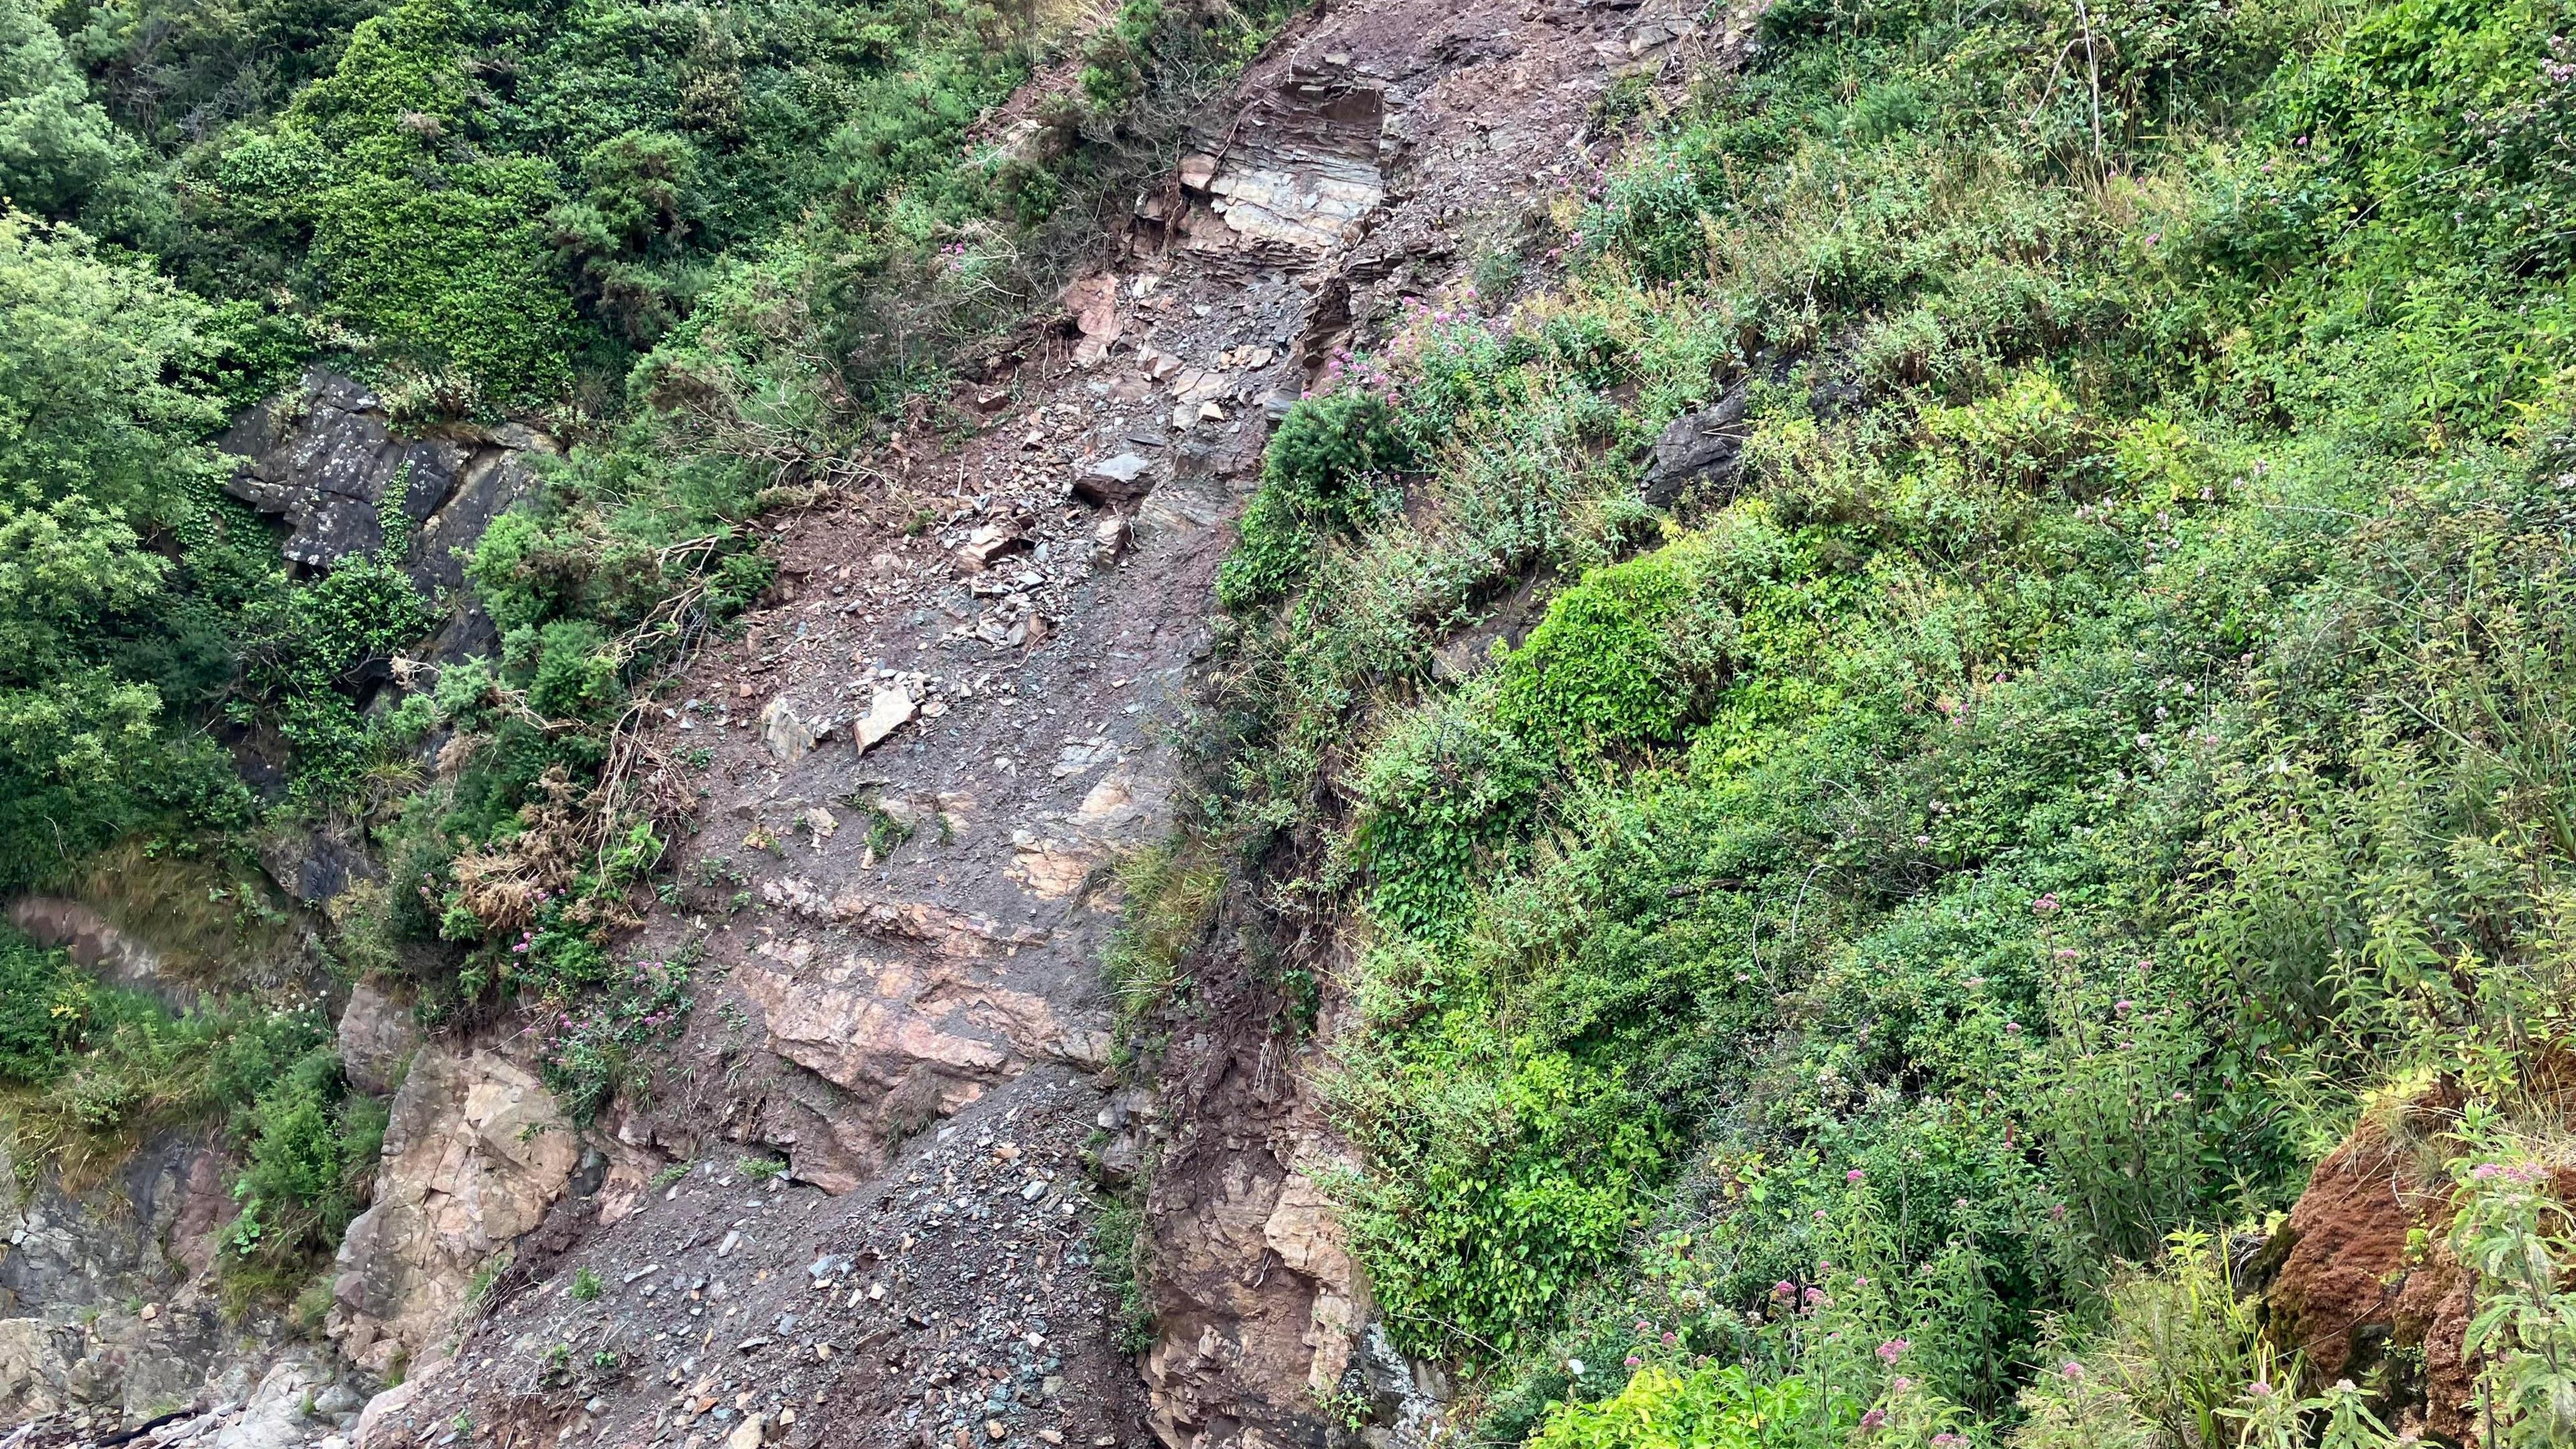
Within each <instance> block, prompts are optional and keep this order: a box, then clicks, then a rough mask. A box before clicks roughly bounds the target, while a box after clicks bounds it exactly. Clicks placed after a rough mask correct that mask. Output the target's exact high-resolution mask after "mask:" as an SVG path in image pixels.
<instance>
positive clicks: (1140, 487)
mask: <svg viewBox="0 0 2576 1449" xmlns="http://www.w3.org/2000/svg"><path fill="white" fill-rule="evenodd" d="M1151 468H1152V465H1151V464H1149V463H1147V462H1146V461H1145V458H1144V455H1143V454H1141V453H1121V454H1119V455H1118V456H1117V457H1114V458H1105V459H1103V460H1101V461H1100V462H1097V463H1094V464H1092V465H1091V466H1090V467H1089V468H1086V469H1084V470H1083V472H1082V474H1081V476H1079V477H1077V478H1075V479H1074V480H1073V496H1074V497H1076V498H1078V499H1081V500H1082V501H1083V502H1085V503H1088V504H1090V505H1091V506H1092V507H1094V508H1106V507H1108V506H1109V505H1110V504H1113V503H1133V502H1134V501H1136V500H1137V499H1139V498H1142V497H1144V496H1145V495H1146V494H1148V493H1151V492H1153V491H1154V480H1153V477H1152V475H1151Z"/></svg>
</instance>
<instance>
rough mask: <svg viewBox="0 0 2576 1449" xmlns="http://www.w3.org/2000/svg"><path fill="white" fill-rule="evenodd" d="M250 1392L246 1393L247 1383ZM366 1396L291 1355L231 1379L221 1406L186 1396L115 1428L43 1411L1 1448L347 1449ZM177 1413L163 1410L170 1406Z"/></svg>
mask: <svg viewBox="0 0 2576 1449" xmlns="http://www.w3.org/2000/svg"><path fill="white" fill-rule="evenodd" d="M254 1382H255V1383H256V1385H257V1386H256V1387H252V1385H253V1383H254ZM366 1402H367V1395H366V1394H365V1392H364V1391H363V1390H362V1389H361V1388H359V1387H358V1386H357V1384H356V1383H355V1382H353V1381H352V1380H350V1379H348V1378H347V1377H345V1376H344V1374H343V1371H342V1369H341V1366H340V1365H339V1364H337V1363H335V1362H332V1361H330V1360H329V1359H327V1358H326V1357H321V1356H315V1355H312V1354H310V1353H309V1351H308V1352H305V1353H297V1354H291V1355H289V1356H288V1357H287V1358H286V1359H284V1360H283V1361H281V1362H279V1363H276V1364H274V1365H272V1366H271V1367H270V1368H268V1369H267V1370H266V1371H265V1372H264V1373H262V1374H260V1375H259V1376H258V1377H257V1378H256V1380H254V1379H252V1378H251V1377H250V1376H248V1374H247V1373H246V1372H244V1373H239V1374H236V1375H234V1376H233V1380H232V1381H231V1386H230V1388H229V1390H228V1391H227V1392H225V1393H224V1394H223V1396H222V1397H220V1398H215V1399H209V1398H207V1397H205V1396H203V1395H200V1396H199V1397H197V1398H195V1399H193V1400H192V1399H189V1398H188V1397H186V1396H185V1395H180V1396H177V1397H164V1398H161V1399H158V1400H154V1401H152V1403H153V1410H152V1411H150V1412H149V1413H148V1415H147V1416H146V1417H143V1418H141V1419H139V1420H135V1421H133V1422H128V1423H125V1424H123V1425H122V1426H119V1425H118V1424H117V1423H116V1422H115V1421H114V1420H113V1419H112V1418H108V1417H103V1416H100V1415H96V1414H90V1413H82V1412H78V1411H75V1410H68V1409H48V1410H44V1411H42V1412H40V1413H39V1414H38V1415H37V1416H36V1417H35V1418H33V1419H31V1420H29V1421H27V1422H26V1423H24V1424H22V1425H21V1426H20V1427H19V1430H18V1432H17V1434H15V1435H13V1436H12V1437H11V1439H10V1440H9V1441H8V1442H9V1443H10V1444H12V1445H13V1446H27V1449H51V1446H55V1445H73V1444H79V1445H102V1444H124V1445H130V1446H134V1449H182V1446H185V1449H349V1443H350V1440H349V1435H350V1434H352V1433H353V1432H355V1430H356V1429H357V1427H358V1424H359V1422H360V1413H359V1411H360V1408H361V1406H362V1405H364V1404H365V1403H366ZM174 1403H175V1404H179V1405H181V1407H178V1408H170V1407H167V1406H168V1405H170V1404H174Z"/></svg>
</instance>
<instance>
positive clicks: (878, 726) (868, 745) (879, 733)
mask: <svg viewBox="0 0 2576 1449" xmlns="http://www.w3.org/2000/svg"><path fill="white" fill-rule="evenodd" d="M918 713H920V706H918V705H916V704H914V703H913V700H912V694H911V692H910V691H908V690H906V689H904V688H903V687H902V686H900V685H898V686H896V687H895V688H892V689H880V690H878V691H877V692H876V694H875V695H874V697H872V698H871V699H869V701H868V712H867V713H866V714H864V715H861V716H860V717H859V720H858V722H857V723H856V724H855V725H853V726H852V727H851V728H852V731H853V733H855V734H856V735H857V737H858V741H859V752H860V753H861V754H865V753H867V752H868V751H869V750H872V749H874V748H876V746H877V743H878V741H880V740H883V739H884V738H885V737H886V736H888V735H890V734H893V733H894V732H895V731H896V730H898V729H900V728H902V727H903V726H904V725H905V724H907V723H909V722H910V721H911V719H912V717H913V716H914V715H916V714H918Z"/></svg>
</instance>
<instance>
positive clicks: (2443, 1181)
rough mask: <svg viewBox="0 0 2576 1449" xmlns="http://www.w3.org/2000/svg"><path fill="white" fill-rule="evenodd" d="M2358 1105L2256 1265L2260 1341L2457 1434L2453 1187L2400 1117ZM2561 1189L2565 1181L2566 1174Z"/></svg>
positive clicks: (2463, 1326) (2466, 1285)
mask: <svg viewBox="0 0 2576 1449" xmlns="http://www.w3.org/2000/svg"><path fill="white" fill-rule="evenodd" d="M2399 1115H2400V1120H2397V1121H2394V1122H2389V1121H2382V1120H2377V1119H2365V1120H2364V1121H2363V1122H2362V1123H2361V1125H2360V1126H2358V1127H2356V1128H2355V1129H2353V1133H2352V1135H2351V1136H2350V1137H2348V1138H2346V1139H2345V1140H2344V1142H2343V1144H2342V1145H2341V1146H2339V1147H2337V1148H2336V1149H2335V1150H2334V1151H2332V1152H2330V1153H2328V1154H2326V1157H2325V1160H2324V1161H2322V1162H2320V1163H2318V1164H2317V1168H2316V1171H2315V1173H2314V1174H2312V1175H2311V1176H2310V1177H2309V1179H2308V1187H2307V1191H2305V1192H2303V1193H2301V1194H2300V1195H2299V1200H2298V1202H2297V1204H2296V1205H2294V1206H2293V1207H2292V1208H2291V1209H2290V1216H2289V1219H2288V1221H2287V1222H2286V1223H2285V1224H2284V1225H2283V1226H2282V1228H2281V1230H2280V1232H2279V1233H2278V1234H2276V1235H2275V1236H2274V1238H2273V1240H2272V1241H2271V1243H2270V1244H2268V1245H2267V1247H2266V1249H2265V1250H2264V1252H2263V1253H2261V1254H2260V1255H2259V1256H2258V1259H2257V1264H2256V1271H2257V1274H2259V1273H2260V1272H2261V1271H2262V1269H2264V1268H2266V1267H2268V1266H2269V1265H2270V1264H2274V1263H2277V1264H2278V1265H2279V1266H2278V1268H2277V1270H2274V1271H2273V1272H2272V1275H2271V1279H2270V1283H2269V1285H2268V1287H2267V1288H2266V1290H2265V1292H2264V1295H2263V1301H2264V1307H2265V1310H2266V1313H2267V1316H2268V1318H2269V1332H2270V1335H2271V1338H2272V1341H2273V1342H2274V1343H2276V1344H2278V1345H2280V1346H2281V1347H2282V1349H2283V1350H2284V1352H2285V1354H2286V1352H2287V1351H2289V1350H2293V1349H2295V1350H2296V1351H2297V1352H2298V1353H2299V1354H2300V1355H2301V1356H2302V1361H2303V1363H2304V1365H2305V1372H2306V1375H2307V1379H2308V1386H2309V1387H2315V1386H2319V1385H2324V1384H2331V1383H2333V1382H2335V1381H2336V1380H2338V1379H2350V1380H2352V1381H2353V1382H2354V1383H2356V1384H2360V1385H2362V1386H2363V1387H2364V1388H2366V1389H2368V1390H2369V1391H2370V1392H2371V1393H2372V1395H2373V1397H2374V1398H2375V1399H2377V1401H2378V1407H2379V1409H2380V1411H2381V1413H2382V1415H2383V1417H2385V1418H2386V1419H2387V1421H2388V1422H2389V1423H2390V1424H2391V1425H2392V1426H2394V1427H2396V1428H2399V1429H2400V1430H2406V1429H2413V1430H2415V1431H2418V1432H2419V1433H2430V1434H2431V1435H2432V1436H2434V1437H2436V1438H2438V1439H2441V1440H2443V1441H2444V1442H2447V1443H2461V1442H2466V1440H2467V1438H2468V1436H2469V1435H2470V1434H2471V1432H2472V1430H2473V1429H2474V1428H2475V1424H2476V1416H2475V1415H2474V1413H2473V1412H2472V1411H2471V1409H2470V1406H2469V1405H2470V1400H2471V1399H2472V1398H2473V1397H2474V1396H2475V1395H2476V1393H2477V1387H2478V1385H2477V1378H2478V1375H2477V1369H2476V1366H2475V1365H2474V1364H2473V1363H2472V1362H2471V1361H2470V1358H2469V1355H2468V1352H2467V1344H2466V1339H2467V1330H2468V1322H2469V1315H2470V1311H2471V1289H2472V1286H2473V1284H2472V1281H2471V1280H2472V1276H2473V1275H2472V1274H2471V1273H2470V1272H2469V1271H2468V1269H2467V1267H2466V1266H2465V1265H2463V1264H2462V1263H2461V1262H2460V1261H2459V1259H2458V1258H2457V1257H2456V1256H2454V1255H2453V1254H2452V1252H2451V1251H2450V1248H2449V1247H2448V1245H2447V1242H2446V1239H2447V1238H2448V1236H2449V1233H2450V1227H2451V1219H2452V1216H2453V1214H2454V1212H2455V1210H2456V1209H2455V1204H2454V1201H2453V1188H2452V1184H2451V1182H2450V1180H2449V1179H2448V1178H2447V1177H2446V1176H2445V1175H2444V1174H2443V1172H2442V1168H2441V1164H2440V1162H2439V1161H2438V1158H2437V1157H2436V1156H2435V1155H2432V1154H2428V1153H2425V1152H2423V1151H2420V1150H2417V1149H2416V1148H2415V1147H2413V1146H2412V1145H2411V1144H2410V1143H2409V1142H2408V1140H2407V1139H2409V1138H2411V1137H2413V1136H2415V1135H2417V1134H2414V1133H2412V1132H2410V1131H2409V1130H2408V1128H2407V1126H2406V1124H2405V1122H2404V1121H2403V1120H2402V1115H2403V1114H2399ZM2564 1177H2565V1178H2566V1179H2567V1180H2565V1181H2562V1182H2561V1184H2560V1191H2561V1193H2562V1195H2563V1193H2564V1192H2565V1191H2566V1190H2568V1189H2570V1188H2576V1172H2569V1173H2566V1174H2564Z"/></svg>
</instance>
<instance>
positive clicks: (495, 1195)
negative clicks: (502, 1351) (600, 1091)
mask: <svg viewBox="0 0 2576 1449" xmlns="http://www.w3.org/2000/svg"><path fill="white" fill-rule="evenodd" d="M582 1159H583V1151H582V1147H581V1144H580V1142H579V1140H578V1139H577V1138H576V1136H575V1133H574V1130H573V1125H572V1123H571V1122H570V1120H569V1119H567V1118H566V1117H565V1116H564V1114H563V1112H562V1109H561V1108H560V1107H558V1106H557V1104H556V1102H555V1100H554V1096H553V1094H552V1093H550V1092H548V1091H547V1090H546V1089H545V1086H544V1085H543V1084H542V1083H541V1082H539V1081H538V1080H537V1078H536V1076H535V1075H534V1074H533V1073H531V1072H530V1071H528V1069H527V1068H525V1067H523V1066H521V1065H520V1064H518V1063H517V1062H515V1061H512V1060H510V1059H509V1058H508V1057H506V1056H504V1055H502V1054H501V1053H500V1052H497V1051H493V1050H490V1049H488V1048H465V1047H460V1046H452V1045H449V1044H447V1043H445V1042H439V1043H433V1044H431V1045H430V1046H427V1047H424V1048H422V1049H421V1050H420V1051H419V1052H418V1053H417V1054H416V1055H415V1056H414V1057H413V1059H412V1064H411V1070H410V1071H409V1073H408V1074H407V1075H405V1077H404V1078H403V1084H402V1090H401V1091H399V1092H397V1093H396V1094H395V1095H394V1101H393V1113H392V1118H391V1120H390V1121H389V1122H388V1123H387V1125H386V1128H385V1146H384V1159H383V1163H382V1165H381V1166H380V1167H379V1168H378V1170H377V1173H376V1185H375V1201H374V1203H373V1205H372V1206H370V1207H369V1208H368V1209H367V1210H366V1211H365V1212H364V1213H361V1214H360V1215H359V1216H358V1219H357V1221H355V1222H353V1223H351V1224H350V1225H349V1231H348V1234H347V1236H346V1237H345V1238H344V1239H343V1240H342V1242H341V1244H340V1252H339V1256H338V1258H337V1260H336V1262H335V1263H334V1265H333V1278H332V1282H331V1296H332V1305H333V1306H332V1309H331V1313H330V1319H329V1327H330V1331H331V1336H332V1338H333V1339H335V1340H336V1341H337V1342H338V1343H339V1345H340V1349H341V1351H342V1352H343V1353H345V1354H347V1355H348V1356H349V1358H350V1360H351V1361H352V1362H354V1363H356V1364H357V1365H358V1366H359V1367H361V1368H363V1369H366V1370H367V1371H369V1372H371V1373H378V1374H381V1373H384V1372H386V1371H387V1370H388V1369H389V1368H391V1367H392V1366H393V1365H394V1364H395V1363H397V1362H401V1361H408V1362H411V1363H414V1364H418V1363H421V1362H425V1361H426V1360H427V1359H429V1358H431V1357H433V1356H434V1355H433V1353H432V1352H431V1350H432V1349H433V1346H434V1345H436V1344H437V1343H438V1342H439V1341H440V1340H442V1339H443V1338H444V1337H445V1336H446V1335H447V1334H449V1333H450V1332H452V1331H453V1330H454V1329H455V1328H456V1326H457V1325H458V1324H459V1323H461V1322H463V1320H464V1317H465V1315H466V1314H467V1313H468V1312H469V1311H470V1310H471V1308H472V1306H473V1283H474V1280H475V1276H476V1274H477V1273H478V1272H484V1273H486V1274H487V1276H488V1271H489V1270H490V1269H491V1268H493V1267H496V1266H498V1265H497V1264H496V1263H495V1261H494V1259H495V1255H497V1254H499V1253H501V1252H502V1251H503V1250H505V1249H507V1248H509V1247H510V1245H511V1244H512V1243H513V1242H515V1241H516V1240H517V1239H518V1238H519V1237H521V1236H522V1235H524V1234H525V1233H527V1232H528V1231H530V1230H531V1229H533V1228H535V1227H536V1226H537V1225H538V1224H539V1223H540V1222H542V1221H543V1220H544V1219H545V1216H546V1211H547V1209H548V1208H550V1207H551V1206H553V1205H554V1203H555V1202H556V1200H557V1199H559V1198H561V1197H562V1196H563V1195H564V1194H565V1193H566V1192H567V1191H568V1190H570V1189H571V1187H572V1185H573V1176H574V1172H575V1170H576V1169H577V1168H579V1167H580V1166H581V1164H582Z"/></svg>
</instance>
